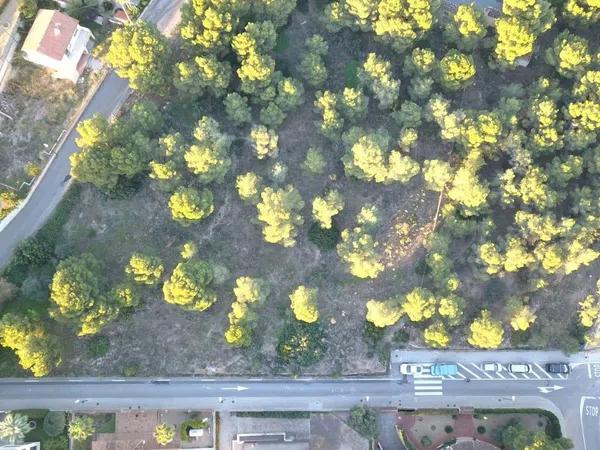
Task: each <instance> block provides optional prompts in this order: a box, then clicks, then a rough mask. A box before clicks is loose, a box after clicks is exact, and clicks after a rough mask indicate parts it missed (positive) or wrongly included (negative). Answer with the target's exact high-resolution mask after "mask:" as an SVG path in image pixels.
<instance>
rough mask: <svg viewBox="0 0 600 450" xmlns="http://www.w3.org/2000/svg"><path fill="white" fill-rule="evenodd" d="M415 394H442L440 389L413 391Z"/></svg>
mask: <svg viewBox="0 0 600 450" xmlns="http://www.w3.org/2000/svg"><path fill="white" fill-rule="evenodd" d="M415 395H443V393H442V391H421V392H415Z"/></svg>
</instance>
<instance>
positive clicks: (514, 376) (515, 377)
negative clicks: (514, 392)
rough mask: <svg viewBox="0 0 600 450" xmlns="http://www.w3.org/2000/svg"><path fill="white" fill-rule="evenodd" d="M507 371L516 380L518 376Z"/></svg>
mask: <svg viewBox="0 0 600 450" xmlns="http://www.w3.org/2000/svg"><path fill="white" fill-rule="evenodd" d="M507 373H508V374H509V375H510V376H511V377H513V378H514V379H515V380H518V377H517V376H516V375H515V374H514V373H511V372H507Z"/></svg>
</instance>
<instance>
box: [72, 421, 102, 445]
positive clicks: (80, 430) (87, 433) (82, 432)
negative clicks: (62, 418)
mask: <svg viewBox="0 0 600 450" xmlns="http://www.w3.org/2000/svg"><path fill="white" fill-rule="evenodd" d="M95 432H96V429H95V427H94V419H93V418H92V417H90V416H79V417H75V418H74V419H72V420H71V421H70V422H69V436H70V437H71V439H73V440H75V441H85V440H86V439H87V438H89V437H91V436H92V435H93V434H94V433H95Z"/></svg>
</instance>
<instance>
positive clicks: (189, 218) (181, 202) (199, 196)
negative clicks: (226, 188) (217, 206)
mask: <svg viewBox="0 0 600 450" xmlns="http://www.w3.org/2000/svg"><path fill="white" fill-rule="evenodd" d="M169 208H170V209H171V216H172V217H173V220H175V221H177V222H179V223H180V224H181V225H183V226H189V225H191V224H193V223H195V222H198V221H199V220H202V219H204V218H205V217H208V216H209V215H211V214H212V212H213V211H214V206H213V195H212V192H211V191H209V190H208V189H203V190H202V191H200V192H198V191H197V190H196V189H194V188H191V187H180V188H179V189H177V190H176V191H175V192H174V193H173V195H171V197H170V199H169Z"/></svg>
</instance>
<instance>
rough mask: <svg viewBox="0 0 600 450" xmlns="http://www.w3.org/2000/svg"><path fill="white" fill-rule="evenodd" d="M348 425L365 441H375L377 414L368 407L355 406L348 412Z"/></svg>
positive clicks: (377, 430) (377, 431)
mask: <svg viewBox="0 0 600 450" xmlns="http://www.w3.org/2000/svg"><path fill="white" fill-rule="evenodd" d="M348 425H350V427H351V428H353V429H354V430H356V431H357V432H358V433H359V434H360V435H361V436H363V437H365V438H367V439H375V438H376V437H377V435H378V434H379V428H378V426H377V413H376V412H375V410H373V409H371V408H369V407H368V406H355V407H353V408H352V409H351V410H350V417H348Z"/></svg>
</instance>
